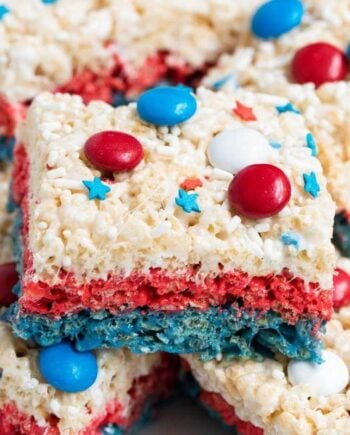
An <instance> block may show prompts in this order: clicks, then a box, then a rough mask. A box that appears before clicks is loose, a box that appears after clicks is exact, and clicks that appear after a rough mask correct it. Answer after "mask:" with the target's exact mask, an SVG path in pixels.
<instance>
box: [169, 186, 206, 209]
mask: <svg viewBox="0 0 350 435" xmlns="http://www.w3.org/2000/svg"><path fill="white" fill-rule="evenodd" d="M197 198H198V193H187V192H186V190H184V189H179V193H178V196H177V197H176V198H175V203H176V205H178V206H179V207H181V208H182V210H183V211H184V212H186V213H191V212H192V211H195V212H197V213H200V211H201V210H200V208H199V205H198V204H197Z"/></svg>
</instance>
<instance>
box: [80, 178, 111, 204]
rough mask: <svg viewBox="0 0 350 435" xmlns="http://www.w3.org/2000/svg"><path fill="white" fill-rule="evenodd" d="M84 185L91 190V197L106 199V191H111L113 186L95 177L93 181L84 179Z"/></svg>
mask: <svg viewBox="0 0 350 435" xmlns="http://www.w3.org/2000/svg"><path fill="white" fill-rule="evenodd" d="M83 184H84V186H85V187H86V188H87V189H88V191H89V199H100V200H102V201H103V200H104V199H106V193H108V192H110V191H111V188H110V187H108V186H107V185H106V184H103V183H102V181H101V179H100V178H98V177H95V178H94V179H93V181H89V180H83Z"/></svg>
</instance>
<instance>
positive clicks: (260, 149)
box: [207, 128, 273, 174]
mask: <svg viewBox="0 0 350 435" xmlns="http://www.w3.org/2000/svg"><path fill="white" fill-rule="evenodd" d="M272 152H273V151H272V149H271V146H270V144H269V142H268V140H267V139H266V138H265V136H263V135H262V134H261V133H259V132H258V131H256V130H254V129H252V128H237V129H235V130H225V131H223V132H221V133H219V134H218V135H217V136H215V137H214V139H213V140H212V141H211V142H210V143H209V146H208V151H207V153H208V159H209V162H210V164H211V165H212V166H214V168H218V169H222V170H223V171H227V172H230V173H231V174H236V173H237V172H239V171H240V170H241V169H243V168H245V167H247V166H249V165H253V164H257V163H268V162H269V160H270V156H271V154H272Z"/></svg>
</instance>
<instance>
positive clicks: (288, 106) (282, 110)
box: [276, 103, 300, 115]
mask: <svg viewBox="0 0 350 435" xmlns="http://www.w3.org/2000/svg"><path fill="white" fill-rule="evenodd" d="M276 110H277V112H278V113H279V114H281V113H286V112H292V113H296V114H297V115H300V110H298V109H297V108H296V107H295V106H293V104H292V103H287V104H285V105H284V106H276Z"/></svg>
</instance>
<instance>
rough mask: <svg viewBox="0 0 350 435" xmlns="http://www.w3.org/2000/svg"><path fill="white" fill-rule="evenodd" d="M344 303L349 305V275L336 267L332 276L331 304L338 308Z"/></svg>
mask: <svg viewBox="0 0 350 435" xmlns="http://www.w3.org/2000/svg"><path fill="white" fill-rule="evenodd" d="M346 305H350V275H349V274H348V273H346V272H345V271H344V270H343V269H339V268H337V269H335V274H334V276H333V306H334V308H335V309H339V308H341V307H344V306H346Z"/></svg>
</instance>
